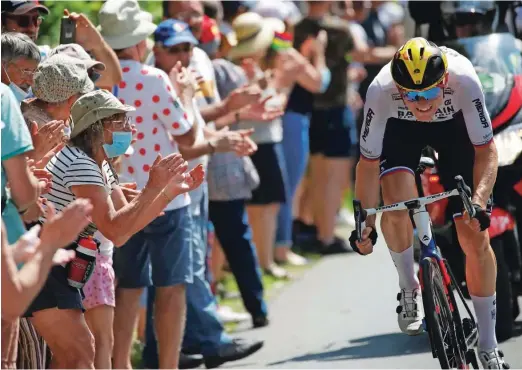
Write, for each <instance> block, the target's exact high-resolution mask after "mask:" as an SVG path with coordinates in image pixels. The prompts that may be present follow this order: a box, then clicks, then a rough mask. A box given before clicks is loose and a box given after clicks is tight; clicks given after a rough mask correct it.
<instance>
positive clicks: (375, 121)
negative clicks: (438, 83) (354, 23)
mask: <svg viewBox="0 0 522 370" xmlns="http://www.w3.org/2000/svg"><path fill="white" fill-rule="evenodd" d="M441 49H442V51H443V52H444V53H445V54H446V57H447V60H448V70H449V75H448V84H447V86H446V88H444V100H443V103H442V104H441V106H440V107H439V108H438V109H437V112H436V113H435V115H434V117H433V121H432V122H440V121H448V120H451V119H453V116H454V115H455V114H456V113H458V112H459V111H462V114H463V117H464V120H465V122H466V128H467V131H468V136H469V138H470V140H471V142H472V143H473V145H475V146H481V145H485V144H488V143H489V142H490V141H491V140H492V139H493V130H492V127H491V119H490V118H489V113H488V111H487V110H486V105H485V103H484V93H483V92H482V86H481V84H480V80H479V77H478V76H477V73H476V72H475V69H474V68H473V65H472V64H471V62H470V61H469V59H468V58H466V57H465V56H463V55H461V54H459V53H458V52H456V51H455V50H453V49H450V48H446V47H441ZM390 65H391V62H390V63H388V64H387V65H385V66H384V67H383V68H382V69H381V71H380V72H379V74H378V75H377V76H376V77H375V79H374V80H373V81H372V83H371V85H370V87H369V88H368V92H367V94H366V103H365V104H364V121H363V126H362V129H361V137H360V147H361V155H362V156H363V157H365V158H367V159H371V160H377V159H379V157H380V155H381V151H382V143H383V138H384V132H385V130H386V123H387V122H388V120H389V119H390V118H396V119H403V120H408V121H415V116H414V115H413V113H412V112H411V111H409V110H408V108H406V106H405V105H404V102H403V100H402V97H401V94H400V93H399V91H398V90H397V86H396V85H395V82H394V81H393V78H392V75H391V68H390ZM423 124H428V125H429V124H431V123H429V122H419V125H423ZM405 145H407V144H406V143H405Z"/></svg>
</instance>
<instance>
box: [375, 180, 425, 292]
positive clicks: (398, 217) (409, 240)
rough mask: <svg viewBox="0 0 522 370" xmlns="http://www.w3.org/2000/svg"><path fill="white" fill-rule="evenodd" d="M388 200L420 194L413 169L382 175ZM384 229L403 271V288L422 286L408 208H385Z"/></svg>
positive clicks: (382, 225)
mask: <svg viewBox="0 0 522 370" xmlns="http://www.w3.org/2000/svg"><path fill="white" fill-rule="evenodd" d="M381 186H382V196H383V200H384V204H385V205H387V204H392V203H397V202H402V201H405V200H408V199H412V198H416V197H418V194H417V188H416V187H415V178H414V177H413V175H412V174H411V173H410V172H407V171H397V172H393V173H390V174H385V175H384V176H383V177H382V178H381ZM381 229H382V233H383V236H384V239H385V240H386V244H387V245H388V248H389V249H390V254H391V256H392V259H393V262H394V264H395V267H396V268H397V272H398V274H399V285H400V287H401V289H408V290H412V289H415V288H417V287H418V286H419V281H418V279H417V275H416V274H415V269H414V263H413V226H412V224H411V221H410V217H409V215H408V211H394V212H385V213H383V215H382V218H381Z"/></svg>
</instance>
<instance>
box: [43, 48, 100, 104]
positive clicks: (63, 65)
mask: <svg viewBox="0 0 522 370" xmlns="http://www.w3.org/2000/svg"><path fill="white" fill-rule="evenodd" d="M92 90H94V84H93V82H92V81H91V79H90V78H89V75H88V74H87V69H86V68H85V65H84V63H83V61H81V60H79V59H76V58H73V57H70V56H68V55H65V54H55V55H53V56H52V57H49V58H47V59H45V61H44V62H42V63H40V65H39V66H38V68H37V69H36V72H35V74H34V86H33V93H34V96H36V97H37V98H38V99H40V100H43V101H45V102H47V103H59V102H62V101H65V100H67V99H69V98H70V97H71V96H73V95H75V94H85V93H87V92H89V91H92Z"/></svg>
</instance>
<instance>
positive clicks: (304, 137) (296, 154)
mask: <svg viewBox="0 0 522 370" xmlns="http://www.w3.org/2000/svg"><path fill="white" fill-rule="evenodd" d="M309 126H310V117H309V116H308V115H304V114H301V113H295V112H292V111H287V112H286V113H285V114H284V116H283V150H284V154H285V162H286V171H287V178H288V191H287V194H288V199H287V200H286V202H284V203H282V204H281V208H280V209H279V215H278V219H277V233H276V247H277V246H289V245H290V244H291V243H292V220H293V217H292V201H293V198H294V195H295V191H296V190H297V186H298V185H299V181H301V178H302V177H303V175H304V173H305V171H306V165H307V163H308V156H309V151H310V148H309Z"/></svg>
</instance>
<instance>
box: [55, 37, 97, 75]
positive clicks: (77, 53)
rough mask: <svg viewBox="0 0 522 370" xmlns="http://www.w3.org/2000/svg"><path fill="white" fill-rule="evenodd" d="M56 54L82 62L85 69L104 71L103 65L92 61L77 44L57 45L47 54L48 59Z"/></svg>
mask: <svg viewBox="0 0 522 370" xmlns="http://www.w3.org/2000/svg"><path fill="white" fill-rule="evenodd" d="M56 54H64V55H68V56H70V57H73V58H76V59H79V60H81V61H82V62H84V64H85V68H86V69H89V68H92V67H95V68H96V69H99V70H101V71H104V70H105V64H103V63H102V62H98V61H97V60H94V59H92V58H91V56H90V55H89V54H88V53H87V52H86V51H85V49H84V48H83V47H82V46H80V45H78V44H62V45H58V46H57V47H55V48H54V49H52V50H51V51H50V52H49V57H52V56H53V55H56Z"/></svg>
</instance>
